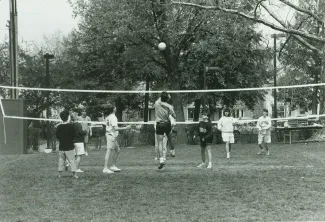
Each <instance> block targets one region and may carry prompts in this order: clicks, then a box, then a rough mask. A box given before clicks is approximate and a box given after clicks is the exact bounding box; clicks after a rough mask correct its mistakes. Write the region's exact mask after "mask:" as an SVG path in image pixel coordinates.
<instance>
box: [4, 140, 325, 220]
mask: <svg viewBox="0 0 325 222" xmlns="http://www.w3.org/2000/svg"><path fill="white" fill-rule="evenodd" d="M270 149H271V155H270V156H265V155H262V156H259V155H257V152H258V147H257V145H255V144H245V145H240V144H235V145H234V146H233V151H232V153H231V159H226V158H225V156H226V154H225V149H224V145H215V146H214V147H213V151H212V152H213V169H212V170H208V169H199V168H197V167H196V166H197V165H198V164H199V163H200V148H199V146H185V145H182V146H178V147H177V153H176V157H175V158H171V157H168V160H167V165H166V166H165V168H164V169H163V170H161V171H158V170H157V162H155V161H154V151H153V147H152V146H147V147H136V148H132V149H131V148H122V151H121V155H120V158H119V164H118V166H119V167H120V168H122V171H121V172H120V173H115V174H110V175H107V174H103V173H102V169H103V163H104V155H105V150H104V149H103V150H100V151H91V152H90V155H89V156H86V157H84V158H83V159H82V162H81V165H82V167H81V168H82V169H83V170H85V172H84V173H82V174H79V175H80V178H79V179H74V178H72V177H71V175H70V173H68V172H66V173H65V174H64V176H63V177H61V178H58V177H57V161H58V156H57V153H56V154H45V153H37V154H27V155H16V156H0V161H1V167H0V177H1V180H0V190H1V193H0V195H1V196H0V215H1V217H0V221H222V220H223V221H233V220H246V221H280V220H285V221H289V220H290V221H298V220H300V221H306V220H308V221H311V220H318V221H319V220H325V143H310V144H307V145H306V144H293V145H284V144H272V145H271V147H270Z"/></svg>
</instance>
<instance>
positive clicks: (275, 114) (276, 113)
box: [271, 33, 286, 118]
mask: <svg viewBox="0 0 325 222" xmlns="http://www.w3.org/2000/svg"><path fill="white" fill-rule="evenodd" d="M285 36H286V35H285V34H284V33H279V34H272V35H271V37H272V38H273V39H274V52H273V64H274V68H273V80H274V87H276V73H277V72H276V39H277V38H278V37H285ZM273 95H274V118H277V117H278V111H277V98H276V97H277V95H276V88H275V89H274V90H273Z"/></svg>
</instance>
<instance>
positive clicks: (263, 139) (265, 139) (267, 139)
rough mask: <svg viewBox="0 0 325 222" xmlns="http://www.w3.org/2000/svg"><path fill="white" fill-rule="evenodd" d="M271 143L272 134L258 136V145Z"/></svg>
mask: <svg viewBox="0 0 325 222" xmlns="http://www.w3.org/2000/svg"><path fill="white" fill-rule="evenodd" d="M263 142H264V143H271V134H270V133H268V134H262V133H259V134H258V144H262V143H263Z"/></svg>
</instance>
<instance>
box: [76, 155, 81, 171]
mask: <svg viewBox="0 0 325 222" xmlns="http://www.w3.org/2000/svg"><path fill="white" fill-rule="evenodd" d="M80 160H81V156H80V155H77V156H76V165H77V169H79V165H80Z"/></svg>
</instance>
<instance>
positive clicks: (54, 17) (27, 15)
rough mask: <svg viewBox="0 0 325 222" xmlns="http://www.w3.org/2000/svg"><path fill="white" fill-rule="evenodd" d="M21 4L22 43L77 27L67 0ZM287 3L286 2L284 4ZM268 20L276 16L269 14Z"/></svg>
mask: <svg viewBox="0 0 325 222" xmlns="http://www.w3.org/2000/svg"><path fill="white" fill-rule="evenodd" d="M17 6H18V36H19V38H18V40H19V42H18V43H19V44H27V43H26V42H28V44H31V42H32V43H34V44H36V45H40V44H42V42H43V41H44V36H47V37H50V36H52V35H53V34H55V33H57V32H60V33H62V35H67V34H68V33H69V32H70V31H71V30H72V29H73V28H74V27H76V26H77V20H76V19H74V18H73V15H72V8H71V6H70V5H69V3H68V2H67V0H17ZM282 6H283V5H282ZM273 9H274V11H275V12H276V14H278V15H280V17H282V19H284V20H288V21H292V11H291V10H290V9H288V7H281V6H273ZM266 18H267V19H271V20H272V18H271V17H270V16H267V15H266ZM8 20H9V0H0V41H1V42H2V41H3V40H4V39H5V38H8V28H7V27H6V24H7V21H8ZM258 30H260V31H263V33H264V36H265V38H267V39H269V38H270V35H271V34H272V33H277V31H275V30H272V29H270V28H267V27H265V26H264V25H260V26H259V28H258ZM22 40H24V42H22Z"/></svg>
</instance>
